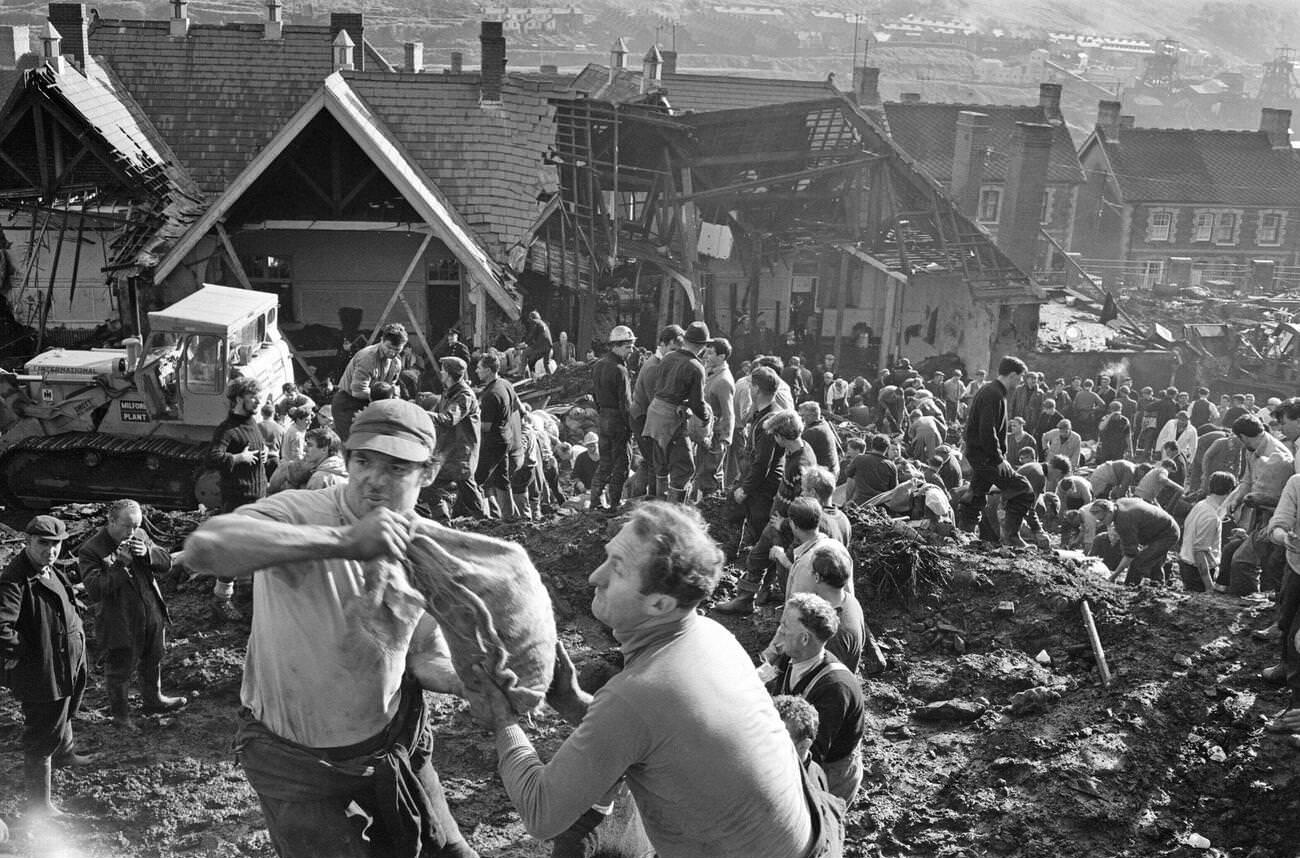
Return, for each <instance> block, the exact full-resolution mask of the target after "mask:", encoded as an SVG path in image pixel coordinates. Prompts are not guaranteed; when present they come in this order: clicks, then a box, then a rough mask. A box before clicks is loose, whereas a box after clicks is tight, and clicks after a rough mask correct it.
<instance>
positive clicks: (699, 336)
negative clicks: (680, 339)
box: [686, 322, 710, 346]
mask: <svg viewBox="0 0 1300 858" xmlns="http://www.w3.org/2000/svg"><path fill="white" fill-rule="evenodd" d="M709 339H710V337H709V326H708V325H706V324H704V323H703V322H691V324H690V327H688V328H687V329H686V342H688V343H690V344H691V345H695V346H702V345H704V344H705V343H707V342H708V341H709Z"/></svg>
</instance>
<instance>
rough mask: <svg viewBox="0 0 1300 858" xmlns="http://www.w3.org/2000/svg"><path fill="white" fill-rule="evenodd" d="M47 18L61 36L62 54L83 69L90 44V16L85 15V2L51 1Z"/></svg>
mask: <svg viewBox="0 0 1300 858" xmlns="http://www.w3.org/2000/svg"><path fill="white" fill-rule="evenodd" d="M49 20H50V23H51V24H53V25H54V26H55V27H57V28H58V30H59V33H61V34H62V36H63V47H62V49H61V50H62V55H63V56H65V57H69V58H71V60H72V63H73V65H75V66H76V67H77V68H80V69H84V68H85V67H86V57H87V52H86V51H87V46H88V45H89V44H90V18H89V17H87V15H86V4H85V3H51V4H50V5H49Z"/></svg>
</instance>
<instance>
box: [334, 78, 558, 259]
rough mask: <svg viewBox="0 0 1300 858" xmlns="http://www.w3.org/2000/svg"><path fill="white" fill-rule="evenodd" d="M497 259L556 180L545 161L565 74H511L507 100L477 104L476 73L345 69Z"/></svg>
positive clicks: (358, 90)
mask: <svg viewBox="0 0 1300 858" xmlns="http://www.w3.org/2000/svg"><path fill="white" fill-rule="evenodd" d="M343 77H344V79H345V80H347V82H348V84H349V86H351V87H352V88H353V90H355V91H356V93H357V94H358V95H359V96H361V97H362V98H363V99H365V101H366V103H367V104H368V105H369V106H370V107H371V109H373V110H374V111H375V113H376V114H378V116H379V117H380V118H381V119H382V120H383V122H384V124H385V125H386V126H387V127H388V128H389V130H391V131H392V133H393V135H394V136H395V137H396V138H397V139H398V140H400V141H401V143H402V145H403V146H404V147H405V148H406V151H407V152H408V153H409V154H410V156H411V159H412V160H413V161H414V162H415V163H416V164H417V165H419V167H420V169H422V170H423V171H424V172H425V173H426V174H427V175H428V176H429V178H430V179H432V180H433V182H434V184H436V185H437V186H438V189H439V190H440V191H442V193H443V194H444V195H445V196H446V197H447V199H448V200H449V201H450V202H451V204H452V205H453V206H455V208H456V211H458V212H459V213H460V214H461V215H462V216H463V217H464V218H465V220H466V221H467V222H468V223H469V225H470V226H471V227H473V229H474V231H475V233H476V234H477V235H478V237H479V239H480V240H481V241H482V242H483V243H484V246H485V247H487V249H488V250H489V252H491V253H492V254H493V256H494V257H495V258H497V259H498V260H500V259H502V258H503V257H502V254H503V252H504V251H505V250H506V249H508V248H509V246H510V245H512V244H514V243H515V242H517V241H519V240H521V239H523V238H524V236H525V234H526V233H527V231H528V229H529V227H531V226H532V225H533V222H534V220H535V219H536V218H537V215H538V213H539V212H540V211H541V206H542V204H541V203H540V202H539V201H538V197H539V195H549V194H550V193H552V192H554V191H555V190H556V188H557V186H558V184H557V179H556V175H555V168H554V167H551V166H549V165H547V164H545V163H544V162H543V158H544V157H545V156H546V153H547V152H548V150H549V149H550V148H551V147H552V145H553V144H554V141H555V125H554V122H553V119H552V117H553V114H554V108H553V107H552V106H551V105H550V103H549V101H548V99H550V98H552V97H554V96H556V95H557V94H559V93H560V92H562V91H564V89H565V88H566V86H567V78H566V79H564V80H563V81H561V80H560V79H548V78H544V77H537V76H533V75H527V76H525V75H514V74H507V75H506V78H505V82H504V85H503V87H502V92H501V105H500V107H496V106H491V107H488V106H483V105H481V104H480V103H479V77H478V75H477V74H463V75H437V74H408V73H397V74H394V75H388V74H382V73H374V72H344V73H343Z"/></svg>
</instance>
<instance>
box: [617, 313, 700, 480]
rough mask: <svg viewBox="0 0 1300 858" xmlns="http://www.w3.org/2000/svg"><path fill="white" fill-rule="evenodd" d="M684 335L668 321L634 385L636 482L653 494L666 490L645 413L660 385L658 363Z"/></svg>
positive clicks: (638, 370)
mask: <svg viewBox="0 0 1300 858" xmlns="http://www.w3.org/2000/svg"><path fill="white" fill-rule="evenodd" d="M685 336H686V332H685V331H684V330H682V328H681V326H680V325H669V326H668V327H666V328H664V329H663V330H662V331H660V332H659V340H658V343H657V344H656V347H655V352H654V354H651V355H649V356H647V357H646V358H645V359H644V360H643V361H641V366H640V367H639V368H638V369H637V372H636V381H635V382H634V384H633V387H632V405H631V407H630V408H629V409H628V414H629V415H630V417H631V422H632V440H633V443H635V444H636V445H637V449H638V450H640V452H641V464H640V466H639V467H638V468H637V480H636V482H635V483H634V485H640V486H644V487H645V488H646V492H647V493H648V494H650V495H651V496H652V497H663V491H662V490H661V487H660V486H659V484H658V483H657V482H656V481H655V470H654V461H655V454H654V447H655V442H654V439H653V438H650V437H648V436H647V435H645V433H644V430H645V423H646V413H647V412H648V411H649V410H650V400H652V399H654V396H655V389H656V388H657V387H658V386H659V367H660V366H661V365H662V364H663V361H664V357H666V356H667V355H668V354H670V353H671V352H673V351H674V350H676V349H677V348H678V347H679V346H680V345H681V344H682V339H683V338H684V337H685ZM666 485H667V484H665V486H664V487H666Z"/></svg>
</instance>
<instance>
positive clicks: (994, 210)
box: [979, 188, 1002, 223]
mask: <svg viewBox="0 0 1300 858" xmlns="http://www.w3.org/2000/svg"><path fill="white" fill-rule="evenodd" d="M1001 213H1002V189H1001V188H980V210H979V221H980V223H997V222H998V215H1000V214H1001Z"/></svg>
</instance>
